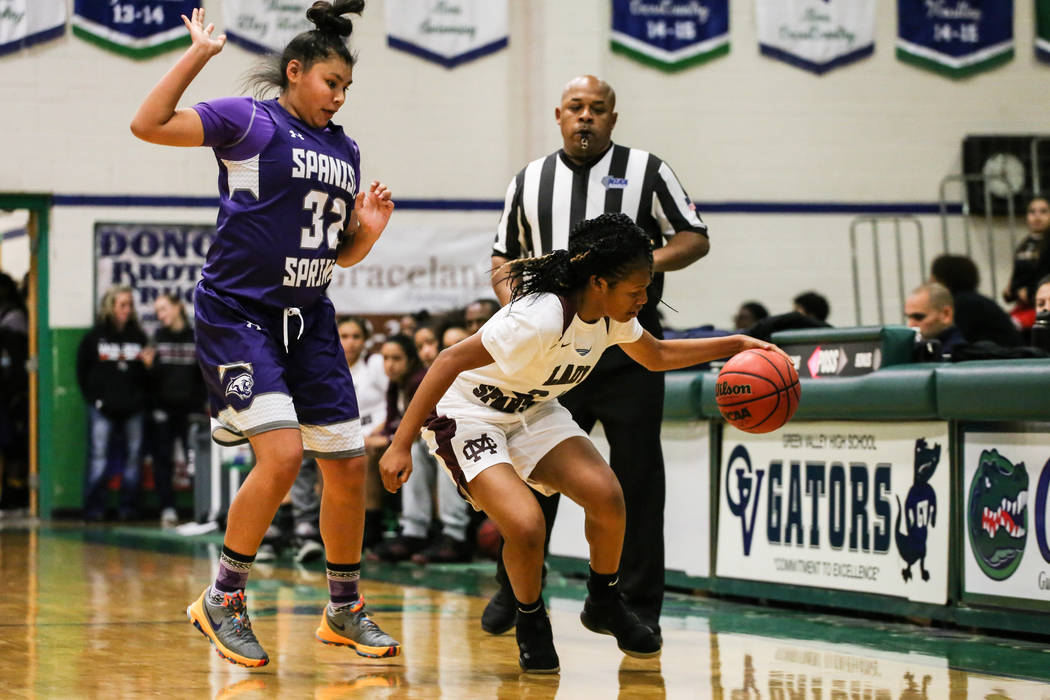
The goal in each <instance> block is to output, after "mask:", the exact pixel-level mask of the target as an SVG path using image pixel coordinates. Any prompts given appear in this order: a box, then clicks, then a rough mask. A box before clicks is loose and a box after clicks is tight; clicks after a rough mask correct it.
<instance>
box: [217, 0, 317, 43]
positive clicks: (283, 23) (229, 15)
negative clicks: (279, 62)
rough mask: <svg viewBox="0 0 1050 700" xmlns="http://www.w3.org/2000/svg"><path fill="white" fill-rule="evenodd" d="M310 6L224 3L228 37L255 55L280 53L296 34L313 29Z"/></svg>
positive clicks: (251, 0)
mask: <svg viewBox="0 0 1050 700" xmlns="http://www.w3.org/2000/svg"><path fill="white" fill-rule="evenodd" d="M310 5H311V2H310V0H295V1H294V2H270V3H260V2H259V0H223V2H222V16H223V20H224V21H225V23H226V38H227V39H229V40H230V41H231V42H233V43H234V44H237V45H238V46H240V47H241V48H244V49H248V50H249V51H254V52H256V53H271V52H273V53H279V52H281V51H283V50H284V47H285V46H287V45H288V42H289V41H291V40H292V39H293V38H294V37H295V36H296V35H297V34H300V33H302V32H306V31H309V30H311V29H313V28H314V25H313V23H312V22H311V21H310V20H308V19H306V11H307V10H308V9H309V8H310Z"/></svg>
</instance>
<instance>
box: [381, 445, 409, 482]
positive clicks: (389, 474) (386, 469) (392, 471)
mask: <svg viewBox="0 0 1050 700" xmlns="http://www.w3.org/2000/svg"><path fill="white" fill-rule="evenodd" d="M379 475H380V476H381V477H382V479H383V487H384V488H385V489H386V490H387V491H389V492H390V493H397V490H398V489H399V488H401V485H402V484H404V483H405V482H406V481H408V477H409V476H411V475H412V450H411V447H408V448H401V447H397V446H395V445H393V444H391V445H390V447H388V448H387V450H386V452H385V453H383V456H382V457H381V458H380V459H379Z"/></svg>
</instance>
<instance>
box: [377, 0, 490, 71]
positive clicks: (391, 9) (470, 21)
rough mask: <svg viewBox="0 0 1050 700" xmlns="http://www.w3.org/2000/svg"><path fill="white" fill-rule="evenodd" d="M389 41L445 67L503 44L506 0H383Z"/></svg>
mask: <svg viewBox="0 0 1050 700" xmlns="http://www.w3.org/2000/svg"><path fill="white" fill-rule="evenodd" d="M386 26H387V38H386V42H387V45H388V46H389V47H390V48H392V49H397V50H398V51H405V52H408V53H410V54H412V55H413V56H418V57H419V58H423V59H426V60H427V61H433V62H435V63H439V64H441V65H442V66H444V67H445V68H455V67H456V66H458V65H460V64H463V63H467V62H468V61H473V60H474V59H476V58H481V57H482V56H487V55H488V54H490V53H494V52H496V51H499V50H501V49H504V48H506V47H507V44H508V42H509V40H510V21H509V11H508V7H507V0H386Z"/></svg>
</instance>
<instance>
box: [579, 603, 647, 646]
mask: <svg viewBox="0 0 1050 700" xmlns="http://www.w3.org/2000/svg"><path fill="white" fill-rule="evenodd" d="M580 622H582V623H583V626H584V627H586V628H587V629H589V630H590V631H591V632H597V633H598V634H609V635H612V636H613V637H616V644H617V646H619V647H620V651H622V652H623V653H625V654H627V655H628V656H635V657H638V658H642V659H644V658H648V657H650V656H656V655H657V654H659V653H660V646H661V644H662V640H661V638H660V636H659V635H658V634H656V633H655V632H653V630H652V629H651V628H650V627H649V626H648V625H645V624H643V623H642V621H641V620H639V619H638V616H637V615H635V614H634V613H633V612H631V611H630V610H628V609H627V606H625V605H624V604H623V599H622V598H621V597H620V596H614V597H613V599H612V600H610V601H609V602H608V603H602V604H598V603H595V602H594V601H593V600H591V597H590V596H587V600H585V601H584V603H583V612H581V613H580Z"/></svg>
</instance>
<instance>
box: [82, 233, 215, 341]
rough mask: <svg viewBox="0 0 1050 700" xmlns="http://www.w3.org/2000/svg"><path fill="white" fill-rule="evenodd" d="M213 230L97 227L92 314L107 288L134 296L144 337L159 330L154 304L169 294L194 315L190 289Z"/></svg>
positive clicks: (199, 275) (199, 273)
mask: <svg viewBox="0 0 1050 700" xmlns="http://www.w3.org/2000/svg"><path fill="white" fill-rule="evenodd" d="M214 239H215V227H214V226H211V225H206V224H118V223H112V224H111V223H98V224H95V310H96V312H97V311H98V302H99V301H101V299H102V296H103V295H104V294H105V293H106V290H108V289H109V288H110V287H113V286H116V285H125V286H128V287H131V288H132V289H133V290H134V292H135V294H134V299H135V313H136V314H138V317H139V322H140V323H141V324H142V328H143V330H145V331H146V334H147V335H151V334H152V333H153V331H154V330H156V328H157V327H158V325H159V323H158V321H157V314H156V313H155V312H154V311H153V302H154V301H156V299H157V297H158V296H160V295H161V294H165V293H170V294H174V295H175V296H177V297H178V298H179V299H182V300H183V301H184V302H185V303H186V312H187V313H188V314H190V316H192V315H193V289H194V287H196V286H197V281H198V280H199V279H200V278H201V267H202V266H203V265H204V258H205V256H206V255H207V253H208V248H209V247H210V246H211V242H212V241H213V240H214Z"/></svg>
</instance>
